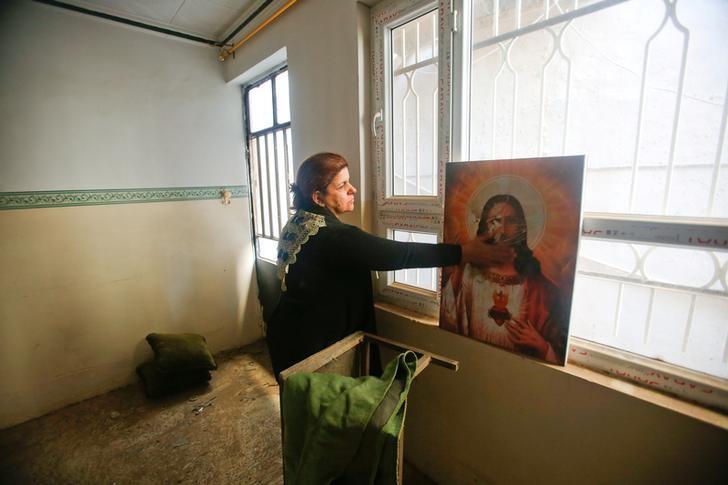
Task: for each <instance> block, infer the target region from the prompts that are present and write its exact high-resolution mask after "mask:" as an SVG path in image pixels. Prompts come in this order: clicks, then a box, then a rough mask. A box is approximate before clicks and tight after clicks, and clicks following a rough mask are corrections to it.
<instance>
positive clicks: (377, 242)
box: [324, 226, 513, 271]
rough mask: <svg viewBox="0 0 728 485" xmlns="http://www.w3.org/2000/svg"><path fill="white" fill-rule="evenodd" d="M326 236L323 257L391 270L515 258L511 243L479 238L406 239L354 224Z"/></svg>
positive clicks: (337, 263) (340, 263) (339, 264)
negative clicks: (433, 241) (440, 241)
mask: <svg viewBox="0 0 728 485" xmlns="http://www.w3.org/2000/svg"><path fill="white" fill-rule="evenodd" d="M327 239H328V243H327V244H326V245H325V248H326V249H325V250H326V253H327V254H326V255H325V256H324V257H325V259H327V260H328V261H329V262H330V263H331V264H332V265H335V266H337V267H342V266H348V265H351V266H355V267H365V268H368V269H370V270H384V271H388V270H396V269H404V268H434V267H442V266H452V265H456V264H460V263H473V264H476V265H479V266H488V265H491V264H495V263H500V262H504V261H506V260H507V259H508V258H511V259H512V258H513V251H512V250H511V249H510V248H509V247H505V246H500V245H493V244H486V243H484V242H483V241H482V240H480V239H474V240H473V241H470V242H468V243H466V244H463V245H459V244H425V243H407V242H399V241H392V240H390V239H385V238H382V237H377V236H373V235H371V234H368V233H366V232H364V231H362V230H361V229H359V228H357V227H354V226H344V227H343V228H336V229H333V230H332V231H331V233H330V235H329V238H327Z"/></svg>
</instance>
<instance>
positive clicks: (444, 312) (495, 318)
mask: <svg viewBox="0 0 728 485" xmlns="http://www.w3.org/2000/svg"><path fill="white" fill-rule="evenodd" d="M526 226H527V223H526V216H525V214H524V211H523V207H522V205H521V203H520V202H519V201H518V199H517V198H516V197H514V196H513V195H510V194H498V195H494V196H492V197H490V198H489V199H488V200H487V202H486V203H485V205H484V206H483V210H482V213H481V216H480V221H479V223H478V229H477V235H478V237H481V238H482V239H484V240H485V241H486V242H487V243H489V244H508V245H510V246H511V247H512V248H513V250H514V253H515V258H514V259H513V260H512V261H509V262H507V263H504V264H502V265H500V266H492V267H488V268H479V267H476V266H473V265H470V264H465V265H464V266H461V267H460V268H458V269H457V270H456V271H455V273H453V274H452V275H451V277H450V278H449V279H448V281H447V283H446V284H445V287H444V288H443V293H442V306H441V317H440V318H441V325H442V326H443V327H444V328H448V329H451V330H453V331H455V332H457V333H459V334H461V335H466V336H469V337H472V338H475V339H477V340H480V341H482V342H486V343H489V344H493V345H496V346H498V347H501V348H504V349H507V350H511V351H514V352H518V353H521V354H525V355H529V356H533V357H537V358H540V359H544V360H546V361H548V362H552V363H555V364H562V363H563V362H564V358H565V347H566V336H567V332H568V329H567V323H568V322H567V321H566V320H567V319H566V318H565V315H564V312H563V311H562V308H561V302H562V299H561V298H560V295H559V289H558V288H557V287H556V285H554V283H552V282H551V281H550V280H549V279H548V278H546V276H544V275H543V274H542V272H541V264H540V262H539V261H538V259H536V257H535V256H534V255H533V252H532V251H531V249H530V248H529V247H528V239H527V235H528V232H527V231H528V228H527V227H526Z"/></svg>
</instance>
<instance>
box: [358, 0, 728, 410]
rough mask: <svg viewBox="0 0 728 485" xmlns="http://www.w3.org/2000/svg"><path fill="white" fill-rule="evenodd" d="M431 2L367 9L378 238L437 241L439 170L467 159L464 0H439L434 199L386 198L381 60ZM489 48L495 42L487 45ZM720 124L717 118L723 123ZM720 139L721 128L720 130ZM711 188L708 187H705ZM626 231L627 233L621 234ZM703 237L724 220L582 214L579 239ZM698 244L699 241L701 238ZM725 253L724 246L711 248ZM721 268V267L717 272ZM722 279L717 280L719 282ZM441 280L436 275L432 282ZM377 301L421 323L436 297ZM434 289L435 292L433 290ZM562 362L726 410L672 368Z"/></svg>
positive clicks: (621, 354) (387, 149) (723, 390)
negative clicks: (430, 237) (411, 236)
mask: <svg viewBox="0 0 728 485" xmlns="http://www.w3.org/2000/svg"><path fill="white" fill-rule="evenodd" d="M624 1H627V0H606V1H603V2H599V3H596V4H591V5H589V6H586V7H582V8H579V9H578V11H577V12H567V13H566V14H563V15H559V16H555V17H552V18H549V19H546V20H545V21H544V22H540V23H539V24H537V25H534V26H528V27H524V28H522V29H521V31H522V33H526V32H528V31H532V30H536V28H540V27H542V26H543V24H544V23H547V24H548V25H554V24H557V23H561V22H563V21H564V20H567V19H570V18H577V17H579V16H582V15H587V14H589V13H592V12H594V11H597V10H601V9H603V8H609V7H611V6H613V5H617V4H619V3H623V2H624ZM432 5H433V2H427V1H421V0H420V1H417V0H391V1H387V2H382V3H380V4H379V5H377V6H376V7H375V8H373V9H372V37H371V38H372V51H373V61H374V63H373V66H372V67H373V72H374V79H373V91H374V93H373V96H372V113H373V114H374V116H373V119H372V130H373V133H372V145H373V155H374V162H375V163H374V166H375V178H376V227H377V231H378V233H379V235H381V236H385V237H386V236H391V231H392V230H394V229H403V230H410V231H422V232H431V233H437V234H438V241H441V240H442V224H443V206H444V182H445V181H444V171H445V165H446V163H448V162H450V161H460V160H468V159H469V140H468V134H469V127H468V123H469V119H470V116H469V112H468V109H469V106H466V105H467V104H468V103H462V104H463V106H462V107H461V108H463V109H455V107H454V106H453V100H458V99H465V96H469V82H470V72H469V69H470V46H469V44H470V41H471V32H470V26H469V25H467V22H463V21H462V19H463V18H469V17H470V8H471V5H472V2H471V1H469V0H441V1H439V2H438V3H437V7H438V8H439V25H440V32H439V53H438V71H439V75H438V78H439V81H438V82H439V93H438V96H439V106H440V121H439V130H438V184H437V186H438V195H437V197H427V198H422V197H392V196H391V190H390V187H389V186H390V184H389V180H390V177H391V176H392V174H391V166H392V164H391V160H390V158H389V157H390V153H391V146H390V143H391V141H390V137H388V136H386V134H387V133H389V132H390V130H391V123H392V117H391V109H390V107H389V106H388V105H387V103H386V101H387V100H389V99H391V91H390V87H389V83H388V82H387V81H388V80H389V79H390V78H391V72H390V69H389V64H390V63H389V61H388V59H387V58H386V56H387V55H388V53H389V52H390V46H389V38H390V35H389V32H391V29H392V28H394V27H396V26H399V25H402V24H403V23H406V22H407V21H409V20H411V19H413V18H415V17H417V16H419V15H421V14H422V13H423V12H425V11H427V10H429V9H431V8H432ZM494 39H495V41H497V38H494ZM723 123H724V124H725V115H724V119H723ZM722 133H723V134H724V133H725V127H723V128H722ZM713 183H714V184H715V181H714V182H713ZM625 227H629V228H630V229H631V230H630V231H625V230H624V228H625ZM696 231H698V232H699V233H700V234H710V235H711V237H713V238H715V239H717V240H728V225H726V223H725V221H724V220H715V219H708V218H701V219H699V220H695V219H690V218H678V217H664V216H662V217H649V218H639V217H635V216H622V215H615V214H598V213H585V214H584V217H583V227H582V237H584V238H594V239H607V240H617V241H627V242H639V243H650V244H658V245H669V246H682V247H692V248H700V249H705V244H704V243H701V242H699V240H698V238H696V237H690V236H694V235H695V234H696ZM703 239H705V237H703ZM713 249H717V250H728V247H724V248H720V247H719V248H713ZM726 270H727V268H723V273H725V271H726ZM725 276H726V275H725V274H723V277H724V278H725ZM440 277H441V275H440V273H439V272H438V279H439V278H440ZM377 287H378V290H379V292H378V300H380V301H385V302H387V303H392V304H395V305H398V306H401V307H404V308H408V309H410V310H415V311H418V312H420V313H424V314H426V315H429V316H435V317H437V316H438V315H439V300H440V294H439V291H438V292H437V293H435V292H429V291H423V290H419V289H416V288H413V287H409V286H407V285H399V284H396V283H394V284H393V283H392V282H391V278H389V277H388V278H381V277H380V278H379V283H378V285H377ZM438 287H439V285H438ZM567 354H568V359H569V361H570V362H571V363H574V364H577V365H581V366H584V367H588V368H591V369H594V370H597V371H599V372H602V373H605V374H607V375H610V376H613V377H616V378H620V379H625V380H628V381H630V382H633V383H636V384H638V385H642V386H645V387H648V388H651V389H655V390H658V391H661V392H666V393H669V394H672V395H675V396H677V397H680V398H682V399H686V400H690V401H694V402H697V403H700V404H702V405H706V406H710V407H715V408H720V409H722V410H723V411H726V410H728V382H726V380H724V379H720V378H714V377H710V376H707V375H705V374H702V373H698V372H694V371H691V370H689V369H685V368H682V367H679V366H674V365H670V364H665V363H662V362H660V361H657V360H655V359H650V358H646V357H642V356H639V355H636V354H632V353H629V352H626V351H622V350H619V349H614V348H610V347H607V346H604V345H601V344H598V343H594V342H591V341H587V340H583V339H580V338H578V337H573V336H572V337H570V341H569V345H568V351H567Z"/></svg>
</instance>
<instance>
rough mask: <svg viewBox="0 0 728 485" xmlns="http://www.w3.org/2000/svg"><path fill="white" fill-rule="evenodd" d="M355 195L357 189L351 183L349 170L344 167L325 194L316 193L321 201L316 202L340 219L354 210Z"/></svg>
mask: <svg viewBox="0 0 728 485" xmlns="http://www.w3.org/2000/svg"><path fill="white" fill-rule="evenodd" d="M354 194H356V189H355V188H354V186H353V185H351V183H350V182H349V169H348V168H347V167H344V168H342V169H341V171H339V173H337V174H336V176H335V177H334V179H333V180H332V181H331V183H330V184H329V185H328V186H327V187H326V191H325V192H324V193H321V192H317V193H316V195H317V196H318V199H319V200H314V202H317V203H319V202H320V203H322V204H323V205H324V206H326V208H327V209H329V210H330V211H331V212H333V213H334V215H336V216H337V217H338V216H339V215H340V214H343V213H344V212H351V211H353V210H354Z"/></svg>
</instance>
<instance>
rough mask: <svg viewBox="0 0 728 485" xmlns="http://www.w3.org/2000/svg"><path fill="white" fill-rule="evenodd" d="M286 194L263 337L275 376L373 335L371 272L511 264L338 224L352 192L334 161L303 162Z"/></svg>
mask: <svg viewBox="0 0 728 485" xmlns="http://www.w3.org/2000/svg"><path fill="white" fill-rule="evenodd" d="M291 190H292V192H293V207H294V209H296V213H295V214H294V215H293V216H291V218H290V219H289V221H288V223H287V224H286V226H285V227H284V228H283V231H282V232H281V237H280V240H279V243H278V262H277V264H278V276H279V278H280V280H281V289H282V294H281V299H280V301H279V303H278V306H277V308H276V309H275V311H274V313H273V316H272V317H271V321H270V323H269V325H268V332H267V341H268V347H269V349H270V355H271V360H272V361H273V370H274V372H275V375H276V376H277V375H278V373H279V372H281V371H282V370H285V369H286V368H288V367H290V366H291V365H293V364H295V363H296V362H299V361H300V360H303V359H305V358H306V357H308V356H309V355H312V354H314V353H316V352H318V351H319V350H321V349H323V348H325V347H328V346H329V345H331V344H333V343H335V342H337V341H339V340H341V339H342V338H344V337H346V336H347V335H349V334H351V333H353V332H356V331H358V330H363V331H366V332H375V331H376V328H375V323H374V304H373V299H372V283H371V273H370V272H371V271H372V270H384V271H387V270H395V269H403V268H431V267H435V266H449V265H456V264H459V263H460V262H463V263H472V264H476V265H486V266H487V265H491V264H498V263H501V262H503V261H507V260H510V259H512V258H513V251H512V250H511V249H510V248H509V247H506V246H502V245H486V244H484V243H483V242H482V241H480V240H477V239H476V240H473V241H471V242H469V243H467V244H464V245H462V246H461V245H454V244H420V243H403V242H396V241H390V240H388V239H384V238H380V237H376V236H372V235H371V234H368V233H366V232H364V231H362V230H360V229H359V228H357V227H354V226H350V225H348V224H344V223H342V222H341V221H340V220H339V216H341V215H342V214H344V213H346V212H351V211H353V210H354V195H355V194H356V189H355V188H354V186H353V185H351V182H350V180H349V169H348V164H347V162H346V160H345V159H344V158H343V157H342V156H340V155H336V154H334V153H319V154H317V155H313V156H312V157H310V158H308V159H307V160H305V161H304V162H303V164H301V166H300V168H299V169H298V173H297V175H296V183H295V184H293V186H292V188H291ZM373 363H374V365H375V366H377V365H378V364H379V362H378V359H376V358H375V359H374V361H373ZM375 368H376V367H375Z"/></svg>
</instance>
